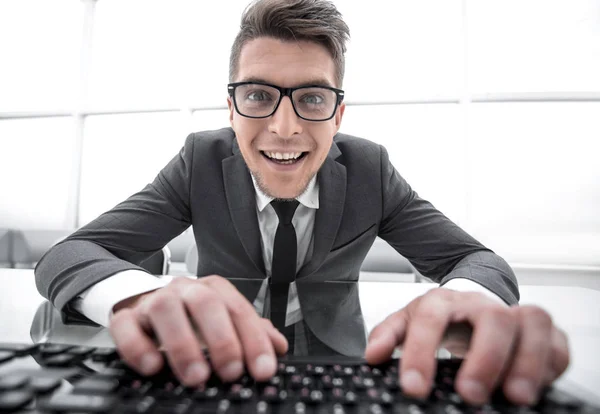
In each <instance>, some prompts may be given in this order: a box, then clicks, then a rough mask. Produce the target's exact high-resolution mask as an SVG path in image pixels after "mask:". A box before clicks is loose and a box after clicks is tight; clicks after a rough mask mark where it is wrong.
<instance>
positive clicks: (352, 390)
mask: <svg viewBox="0 0 600 414" xmlns="http://www.w3.org/2000/svg"><path fill="white" fill-rule="evenodd" d="M438 361H439V362H438V369H437V376H436V380H435V386H434V388H433V390H432V392H431V394H430V395H429V397H428V398H427V399H424V400H419V399H413V398H409V397H407V396H405V395H403V394H402V390H401V387H400V385H399V383H398V364H397V361H390V363H387V364H385V365H381V366H369V365H367V364H365V363H364V362H362V361H361V360H358V359H357V360H351V359H348V358H340V359H337V358H335V357H328V358H322V359H318V358H311V359H310V361H309V360H308V359H305V360H304V361H303V360H302V358H296V359H294V360H292V359H288V358H281V359H280V362H279V366H278V370H277V374H276V375H275V376H274V377H273V378H271V380H269V381H268V382H260V383H259V382H255V381H253V380H252V378H251V377H249V376H248V375H244V376H242V377H241V378H240V379H239V380H238V381H236V382H234V383H223V382H221V381H220V380H219V379H218V378H217V377H216V376H213V377H212V378H211V379H210V380H209V381H208V382H207V383H206V385H205V386H203V387H201V388H188V387H185V386H183V385H181V384H179V383H178V381H177V380H176V379H175V378H174V376H173V375H172V374H171V373H170V371H169V369H168V367H166V368H165V369H164V370H163V371H162V372H160V373H159V374H157V375H155V376H152V377H142V376H140V375H138V374H137V373H135V372H134V371H132V370H130V369H129V368H128V367H127V366H126V365H125V364H124V363H123V362H122V361H121V360H120V359H119V356H118V354H117V353H116V352H115V350H114V349H112V348H93V347H82V346H72V345H62V344H50V343H44V344H38V345H21V344H6V343H0V412H2V413H4V412H9V413H13V412H19V413H63V412H64V413H151V414H209V413H218V414H237V413H254V414H276V413H285V414H326V413H332V414H383V413H392V414H420V413H439V414H460V413H481V414H492V413H521V414H532V413H595V412H598V410H597V409H595V408H593V407H591V406H589V405H586V404H585V403H583V402H582V401H580V400H578V399H576V398H573V397H572V396H569V395H567V394H565V393H563V392H560V391H558V390H556V389H549V390H547V391H545V393H544V395H543V397H542V398H541V400H540V402H539V404H538V405H537V406H535V407H518V406H514V405H511V404H509V403H508V402H507V400H506V399H505V398H504V397H503V396H502V395H501V394H500V393H496V394H495V395H494V396H493V398H492V399H491V401H490V403H489V404H486V405H483V406H478V407H475V406H469V405H467V404H465V403H464V402H463V401H462V399H461V397H460V396H459V395H458V394H457V393H456V392H455V391H454V386H453V385H454V378H455V376H456V372H457V370H458V368H459V367H460V363H461V361H460V360H452V359H449V360H443V359H440V360H438ZM165 365H166V364H165Z"/></svg>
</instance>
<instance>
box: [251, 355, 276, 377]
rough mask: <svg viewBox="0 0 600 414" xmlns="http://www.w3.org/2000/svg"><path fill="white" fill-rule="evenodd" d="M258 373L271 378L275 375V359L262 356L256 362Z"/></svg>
mask: <svg viewBox="0 0 600 414" xmlns="http://www.w3.org/2000/svg"><path fill="white" fill-rule="evenodd" d="M254 364H255V366H256V373H257V374H258V375H259V376H261V377H263V376H265V377H266V376H271V375H273V374H274V373H275V358H273V357H272V356H270V355H267V354H262V355H260V356H259V357H258V358H256V361H255V363H254Z"/></svg>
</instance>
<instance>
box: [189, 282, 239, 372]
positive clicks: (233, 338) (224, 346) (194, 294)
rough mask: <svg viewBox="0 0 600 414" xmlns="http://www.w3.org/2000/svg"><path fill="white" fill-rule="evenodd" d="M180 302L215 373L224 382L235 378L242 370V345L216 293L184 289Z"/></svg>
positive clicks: (203, 287)
mask: <svg viewBox="0 0 600 414" xmlns="http://www.w3.org/2000/svg"><path fill="white" fill-rule="evenodd" d="M182 298H183V301H184V304H185V307H186V308H187V311H188V312H189V314H190V316H191V317H192V320H193V321H194V323H195V324H196V326H197V327H198V330H199V331H200V333H201V335H202V338H203V340H204V342H205V343H206V346H207V347H208V351H209V353H210V360H211V364H212V366H213V368H214V369H215V371H216V372H217V373H218V374H219V376H220V377H221V378H222V379H223V380H224V381H233V380H235V379H236V378H239V376H240V375H241V374H242V372H243V369H244V362H243V361H244V358H243V353H242V344H241V343H240V340H239V339H238V335H237V332H236V330H235V328H234V326H233V323H232V321H231V318H230V316H229V312H228V311H227V308H226V307H225V304H224V302H223V300H222V299H221V298H220V297H219V294H218V292H216V291H215V290H214V289H211V288H210V287H209V286H207V285H205V284H201V283H197V284H194V285H193V286H188V287H186V289H185V291H184V292H183V294H182Z"/></svg>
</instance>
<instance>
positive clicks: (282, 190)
mask: <svg viewBox="0 0 600 414" xmlns="http://www.w3.org/2000/svg"><path fill="white" fill-rule="evenodd" d="M257 183H258V187H259V188H260V189H261V191H262V192H263V193H265V194H266V195H268V196H269V197H273V198H276V199H280V200H292V199H294V198H296V197H298V196H299V195H300V194H302V193H303V192H304V190H306V185H307V184H308V183H304V185H303V186H302V187H299V186H297V185H296V183H292V184H290V185H287V186H286V185H285V184H280V183H277V185H268V184H266V183H265V182H264V181H263V180H260V179H257Z"/></svg>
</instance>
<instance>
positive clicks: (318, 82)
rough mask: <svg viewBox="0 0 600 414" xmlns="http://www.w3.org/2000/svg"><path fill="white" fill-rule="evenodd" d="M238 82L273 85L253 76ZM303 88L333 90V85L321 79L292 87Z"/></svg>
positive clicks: (314, 79)
mask: <svg viewBox="0 0 600 414" xmlns="http://www.w3.org/2000/svg"><path fill="white" fill-rule="evenodd" d="M239 82H260V83H267V84H269V85H275V84H274V83H273V82H270V81H268V80H266V79H263V78H259V77H255V76H251V77H248V78H243V79H240V80H239ZM275 86H279V85H275ZM303 86H327V87H329V88H335V86H334V85H332V84H331V83H330V82H329V81H328V80H326V79H323V78H313V79H309V80H307V81H304V82H302V83H300V84H297V85H294V86H293V88H301V87H303Z"/></svg>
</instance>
